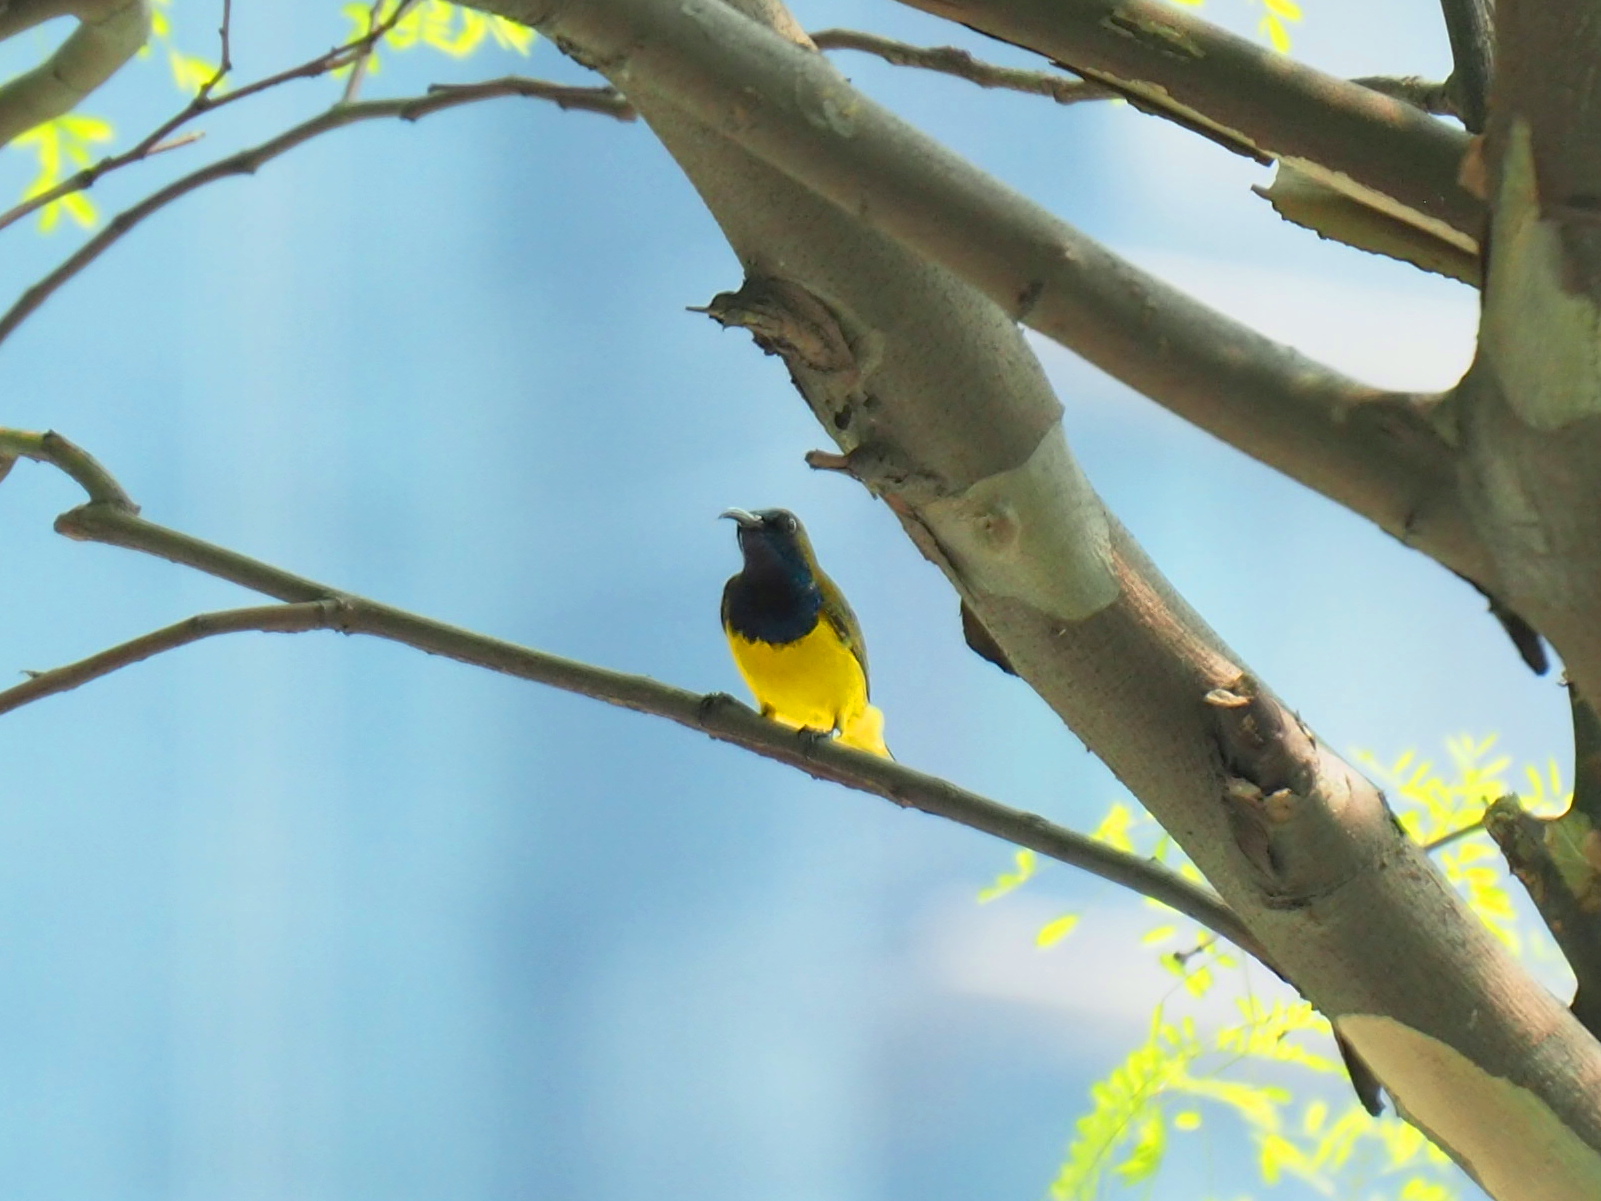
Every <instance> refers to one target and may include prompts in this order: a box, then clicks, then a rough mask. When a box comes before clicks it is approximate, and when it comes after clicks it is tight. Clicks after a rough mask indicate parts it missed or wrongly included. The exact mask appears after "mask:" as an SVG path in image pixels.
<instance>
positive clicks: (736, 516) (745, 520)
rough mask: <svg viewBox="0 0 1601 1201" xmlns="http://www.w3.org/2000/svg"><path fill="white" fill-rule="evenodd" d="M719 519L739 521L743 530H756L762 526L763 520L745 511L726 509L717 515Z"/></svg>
mask: <svg viewBox="0 0 1601 1201" xmlns="http://www.w3.org/2000/svg"><path fill="white" fill-rule="evenodd" d="M717 516H718V517H719V518H723V517H727V518H728V519H729V520H730V521H737V522H738V523H739V528H740V529H742V530H754V529H756V528H758V527H759V526H760V525H761V524H762V519H761V518H760V517H758V516H756V514H754V513H747V512H745V510H744V509H724V510H723V511H722V512H721V513H719V514H718V515H717Z"/></svg>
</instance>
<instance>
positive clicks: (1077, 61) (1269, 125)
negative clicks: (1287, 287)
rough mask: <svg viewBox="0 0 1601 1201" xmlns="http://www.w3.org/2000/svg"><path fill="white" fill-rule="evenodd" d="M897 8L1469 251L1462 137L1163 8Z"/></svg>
mask: <svg viewBox="0 0 1601 1201" xmlns="http://www.w3.org/2000/svg"><path fill="white" fill-rule="evenodd" d="M905 2H906V3H908V4H910V5H911V6H912V7H915V8H920V9H922V10H924V11H926V12H931V13H933V14H934V15H936V16H941V17H947V18H949V19H950V20H953V21H958V22H960V23H961V24H963V25H968V26H971V27H972V28H974V29H977V30H980V31H981V32H983V33H987V34H989V35H991V36H992V37H996V38H999V39H1000V40H1002V41H1005V42H1011V43H1013V44H1015V45H1018V46H1023V47H1026V48H1028V49H1030V50H1034V51H1036V52H1037V53H1040V54H1043V55H1045V56H1046V57H1047V58H1049V59H1051V60H1052V61H1054V62H1058V63H1060V64H1061V65H1062V66H1064V67H1066V68H1067V69H1068V70H1070V71H1075V72H1078V73H1079V74H1081V75H1083V76H1085V77H1086V78H1088V79H1098V80H1100V81H1102V82H1103V83H1107V84H1110V85H1112V86H1115V87H1117V88H1119V89H1120V90H1123V91H1124V92H1125V94H1127V95H1128V97H1129V99H1130V101H1131V102H1134V103H1137V104H1139V105H1140V107H1142V108H1145V109H1147V110H1149V111H1151V112H1154V113H1157V114H1159V115H1161V116H1165V117H1168V118H1170V119H1174V120H1178V121H1180V122H1181V123H1183V124H1185V125H1187V126H1188V127H1190V128H1193V129H1196V130H1197V131H1198V132H1201V133H1204V134H1206V135H1207V136H1210V137H1213V138H1214V139H1215V140H1217V141H1219V142H1220V143H1221V144H1223V145H1225V146H1229V147H1230V148H1231V149H1233V150H1236V151H1237V152H1239V153H1242V154H1248V155H1251V156H1253V157H1257V158H1263V157H1266V158H1274V159H1282V160H1289V161H1292V162H1294V163H1296V165H1298V166H1300V167H1302V169H1303V170H1308V171H1313V172H1317V173H1320V174H1322V175H1324V176H1326V177H1327V181H1328V182H1329V183H1330V184H1331V185H1343V186H1348V187H1349V186H1351V184H1353V183H1354V185H1355V187H1356V190H1357V191H1358V192H1360V193H1367V192H1371V193H1373V194H1374V195H1373V196H1372V197H1370V199H1372V200H1382V201H1385V202H1387V207H1388V208H1390V209H1391V210H1392V213H1391V215H1392V216H1395V217H1397V218H1398V219H1402V220H1408V221H1410V222H1412V223H1413V224H1418V225H1422V226H1424V227H1425V228H1427V229H1429V230H1431V231H1432V232H1434V233H1436V234H1437V235H1438V236H1441V237H1445V238H1447V239H1448V240H1450V239H1454V240H1456V241H1457V242H1458V243H1460V244H1461V246H1462V248H1463V249H1465V250H1476V249H1477V242H1478V239H1479V236H1480V234H1481V232H1482V230H1483V225H1484V221H1485V209H1484V205H1483V203H1482V201H1480V200H1479V198H1478V197H1476V196H1474V195H1473V194H1472V193H1470V192H1468V191H1467V190H1466V189H1465V188H1463V187H1462V185H1461V184H1460V183H1459V182H1458V181H1457V168H1458V164H1459V163H1460V161H1461V158H1462V154H1463V151H1464V150H1465V149H1466V146H1467V138H1466V136H1465V135H1464V134H1463V133H1462V131H1460V130H1457V129H1453V128H1451V127H1450V126H1447V125H1445V124H1443V123H1441V122H1439V121H1431V120H1429V119H1428V118H1427V117H1425V116H1424V115H1423V114H1421V113H1419V112H1418V111H1417V110H1416V109H1414V108H1412V107H1411V106H1410V105H1407V104H1403V103H1401V102H1399V101H1395V100H1392V99H1390V98H1389V97H1386V96H1381V95H1379V94H1377V93H1376V92H1375V91H1373V90H1372V89H1369V88H1366V87H1362V86H1361V85H1359V84H1355V83H1352V82H1350V81H1348V80H1344V79H1340V78H1338V77H1336V76H1332V75H1327V74H1324V73H1323V72H1320V71H1316V70H1313V69H1312V68H1310V67H1307V66H1305V65H1303V64H1301V63H1297V62H1294V61H1293V60H1291V59H1288V58H1286V57H1285V56H1284V55H1281V54H1276V53H1274V52H1273V51H1271V50H1269V49H1267V48H1266V47H1264V46H1259V45H1257V44H1256V43H1255V42H1253V41H1251V40H1250V39H1248V38H1242V37H1238V36H1236V35H1234V34H1231V33H1229V32H1227V31H1225V30H1223V29H1219V28H1218V27H1217V26H1215V25H1211V24H1208V23H1207V22H1206V21H1203V20H1201V19H1199V18H1198V17H1196V16H1194V15H1192V14H1191V13H1189V12H1186V11H1185V10H1183V9H1180V8H1176V7H1174V6H1172V5H1169V4H1166V3H1163V2H1162V0H905ZM1342 177H1343V178H1342Z"/></svg>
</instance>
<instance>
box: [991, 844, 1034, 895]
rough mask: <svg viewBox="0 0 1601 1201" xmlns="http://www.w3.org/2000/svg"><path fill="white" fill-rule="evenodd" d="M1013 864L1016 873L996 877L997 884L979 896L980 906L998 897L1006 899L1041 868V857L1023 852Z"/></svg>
mask: <svg viewBox="0 0 1601 1201" xmlns="http://www.w3.org/2000/svg"><path fill="white" fill-rule="evenodd" d="M1012 862H1014V863H1015V864H1017V870H1016V871H1015V872H1002V873H1001V874H1000V875H998V876H996V877H995V883H993V884H991V885H990V886H989V887H988V888H986V889H984V890H983V891H981V892H980V893H979V894H978V901H979V904H981V905H982V904H985V903H986V902H988V901H993V900H994V899H995V898H996V897H1004V896H1005V895H1006V894H1007V893H1009V892H1011V891H1012V889H1014V888H1017V887H1019V886H1020V885H1022V884H1023V883H1024V882H1025V881H1027V880H1028V879H1029V878H1030V877H1031V876H1033V875H1034V872H1035V871H1036V869H1037V868H1038V867H1039V856H1038V855H1036V854H1035V853H1034V852H1033V851H1029V850H1021V851H1018V852H1017V853H1016V854H1015V855H1013V856H1012Z"/></svg>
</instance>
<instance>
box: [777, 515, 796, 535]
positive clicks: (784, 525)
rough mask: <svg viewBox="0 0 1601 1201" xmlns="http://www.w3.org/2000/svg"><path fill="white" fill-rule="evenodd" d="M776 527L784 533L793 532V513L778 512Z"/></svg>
mask: <svg viewBox="0 0 1601 1201" xmlns="http://www.w3.org/2000/svg"><path fill="white" fill-rule="evenodd" d="M778 528H779V529H781V530H782V531H784V533H786V534H793V533H794V532H795V515H794V514H793V513H780V514H779V516H778Z"/></svg>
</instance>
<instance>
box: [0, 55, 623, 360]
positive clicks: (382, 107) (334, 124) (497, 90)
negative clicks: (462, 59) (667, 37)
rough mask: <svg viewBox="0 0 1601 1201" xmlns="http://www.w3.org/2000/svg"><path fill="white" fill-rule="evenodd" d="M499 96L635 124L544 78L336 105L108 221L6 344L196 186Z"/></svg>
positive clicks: (603, 92) (30, 302)
mask: <svg viewBox="0 0 1601 1201" xmlns="http://www.w3.org/2000/svg"><path fill="white" fill-rule="evenodd" d="M494 96H530V97H535V98H538V99H542V100H550V101H552V102H553V103H555V104H557V105H559V106H560V107H561V108H564V109H583V110H584V111H586V112H594V113H602V114H604V115H606V116H609V117H615V118H617V119H618V120H623V121H628V120H632V119H633V109H632V108H631V107H629V105H628V103H627V101H625V100H623V98H622V97H621V96H620V95H618V94H617V93H616V92H615V91H613V90H612V89H611V88H604V87H601V88H575V87H568V86H565V85H562V84H554V83H546V82H544V81H543V80H537V79H520V78H516V77H508V78H505V79H499V80H493V81H491V82H489V83H482V84H471V85H467V86H464V87H446V88H438V89H431V90H430V91H429V92H428V94H427V95H423V96H407V97H402V98H400V99H397V100H366V101H362V102H360V103H357V104H341V105H336V106H334V107H333V108H331V109H328V110H326V111H324V112H322V113H319V114H318V115H317V116H315V117H313V118H311V119H310V120H309V121H303V122H301V123H300V124H299V125H296V126H294V127H293V128H291V129H287V130H285V131H284V132H283V133H281V134H279V135H278V136H277V137H274V138H271V139H269V140H268V141H265V142H263V143H261V144H260V145H258V146H252V147H249V148H248V149H245V150H241V151H239V152H238V153H237V154H231V155H229V156H227V157H226V158H221V159H218V160H217V161H216V162H214V163H211V164H209V165H208V166H205V167H202V168H200V169H199V170H198V171H194V172H191V173H190V174H188V175H185V176H183V177H182V178H181V179H176V180H174V181H173V182H172V183H170V184H168V185H167V186H166V187H164V188H161V189H159V190H157V191H155V192H153V193H151V194H150V195H149V196H147V197H145V198H144V199H143V200H141V201H140V202H139V203H138V204H136V205H134V206H132V207H131V208H127V209H124V210H123V211H122V212H120V213H118V214H117V215H116V216H115V217H113V218H112V219H111V220H110V221H108V222H107V223H106V225H105V228H104V229H102V230H100V232H99V233H97V234H95V236H94V237H92V238H90V239H89V240H88V241H87V242H85V243H84V244H83V245H82V246H80V247H79V248H78V249H77V250H75V251H74V252H73V253H72V254H70V255H69V256H67V258H66V259H65V260H64V261H63V262H62V263H61V265H60V266H59V267H57V268H56V269H55V270H54V271H51V272H50V273H49V274H48V275H46V276H45V277H44V278H43V279H41V280H39V281H38V282H37V283H35V284H34V285H33V286H32V287H30V288H28V289H27V290H26V291H24V292H23V293H22V295H21V296H20V297H18V298H17V301H16V303H15V304H13V305H12V306H11V308H10V309H8V310H7V311H6V313H5V315H4V316H0V342H4V341H5V340H6V338H8V337H10V336H11V333H12V331H14V330H15V329H16V328H17V326H18V325H20V324H22V322H23V321H24V320H26V319H27V317H28V316H29V315H30V314H31V313H33V311H34V310H35V309H37V308H38V307H39V306H40V305H41V304H43V303H44V302H45V301H46V300H47V299H49V297H50V296H51V295H52V294H54V293H55V291H56V290H57V289H58V288H60V287H61V286H62V285H63V284H65V283H66V282H67V281H68V280H70V279H71V278H72V277H73V276H75V275H77V274H78V272H80V271H82V270H83V269H84V268H85V267H87V266H88V265H89V264H90V263H92V262H94V261H95V260H96V259H97V258H99V257H100V256H101V255H102V254H104V253H105V252H106V250H107V249H108V248H109V247H110V246H111V245H112V244H113V243H114V242H116V241H117V240H118V239H119V238H121V237H122V236H123V235H124V234H126V233H128V232H129V231H130V230H132V229H133V228H134V227H135V226H137V225H139V223H140V222H142V221H143V220H144V219H145V218H146V217H149V216H150V215H151V214H153V213H156V212H159V211H160V210H161V209H163V208H165V207H166V206H167V205H169V204H171V203H172V202H173V201H174V200H177V199H178V198H179V197H181V196H185V195H187V194H188V193H190V192H193V191H194V190H195V189H196V188H200V187H204V186H205V185H206V184H208V183H212V182H214V181H216V180H219V179H226V178H227V177H229V176H232V175H251V174H254V173H255V172H256V171H257V170H259V169H260V168H261V167H262V166H263V165H264V164H265V163H268V162H271V161H272V160H273V159H275V158H277V157H278V156H279V155H280V154H283V153H284V152H285V151H288V150H293V149H294V148H295V147H296V146H298V145H300V144H301V143H302V142H306V141H309V140H310V139H312V138H314V137H316V136H317V135H318V134H322V133H327V132H328V131H329V130H333V129H340V128H342V127H344V126H346V125H354V124H355V123H357V122H358V121H371V120H376V119H379V118H387V117H398V118H399V119H401V120H403V121H416V120H420V119H421V118H423V117H426V116H428V115H430V114H431V113H437V112H440V111H442V110H444V109H448V108H455V107H457V106H458V105H462V104H470V103H472V102H474V101H477V100H486V99H489V98H490V97H494Z"/></svg>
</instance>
